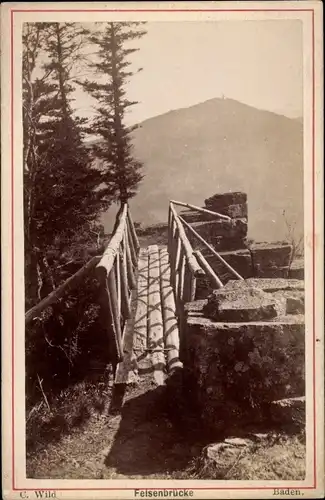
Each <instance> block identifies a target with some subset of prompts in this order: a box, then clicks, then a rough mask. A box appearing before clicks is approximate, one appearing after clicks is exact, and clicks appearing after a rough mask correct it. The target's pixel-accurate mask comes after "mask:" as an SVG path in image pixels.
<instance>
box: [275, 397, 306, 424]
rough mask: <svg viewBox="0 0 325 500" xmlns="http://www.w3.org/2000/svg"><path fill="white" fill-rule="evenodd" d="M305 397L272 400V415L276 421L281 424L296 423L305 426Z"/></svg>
mask: <svg viewBox="0 0 325 500" xmlns="http://www.w3.org/2000/svg"><path fill="white" fill-rule="evenodd" d="M305 406H306V403H305V397H304V396H302V397H296V398H288V399H280V400H278V401H272V403H271V405H270V415H271V418H272V420H273V421H274V422H276V423H280V424H284V423H286V424H291V423H293V424H296V425H298V426H305V423H306V410H305Z"/></svg>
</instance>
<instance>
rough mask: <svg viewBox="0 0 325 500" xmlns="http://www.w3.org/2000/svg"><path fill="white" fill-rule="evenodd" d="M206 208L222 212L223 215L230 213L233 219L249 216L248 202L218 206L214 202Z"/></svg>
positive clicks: (229, 215)
mask: <svg viewBox="0 0 325 500" xmlns="http://www.w3.org/2000/svg"><path fill="white" fill-rule="evenodd" d="M206 208H207V209H208V210H212V211H213V212H217V213H220V214H222V215H228V217H231V218H232V219H235V218H246V219H247V217H248V206H247V203H241V204H237V205H225V206H220V207H217V206H216V205H214V204H211V205H207V206H206Z"/></svg>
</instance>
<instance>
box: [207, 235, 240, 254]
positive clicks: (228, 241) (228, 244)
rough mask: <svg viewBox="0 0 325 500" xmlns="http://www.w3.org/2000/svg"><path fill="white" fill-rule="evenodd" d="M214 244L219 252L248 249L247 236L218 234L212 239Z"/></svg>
mask: <svg viewBox="0 0 325 500" xmlns="http://www.w3.org/2000/svg"><path fill="white" fill-rule="evenodd" d="M212 245H213V246H214V248H215V250H217V251H218V252H226V251H232V250H243V249H247V242H246V237H242V238H241V237H240V238H224V237H223V236H217V237H216V238H214V240H213V241H212Z"/></svg>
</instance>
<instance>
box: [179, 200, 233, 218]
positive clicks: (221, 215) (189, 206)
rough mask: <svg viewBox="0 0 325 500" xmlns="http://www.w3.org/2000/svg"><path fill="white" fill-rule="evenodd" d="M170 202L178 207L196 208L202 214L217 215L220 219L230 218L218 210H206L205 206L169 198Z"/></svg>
mask: <svg viewBox="0 0 325 500" xmlns="http://www.w3.org/2000/svg"><path fill="white" fill-rule="evenodd" d="M170 203H173V205H179V206H180V207H186V208H191V209H192V210H196V211H197V212H202V213H203V214H209V215H214V216H217V217H219V218H220V219H224V220H229V221H230V220H231V217H229V216H228V215H224V214H219V213H218V212H213V211H212V210H208V209H207V208H202V207H197V206H195V205H191V204H190V203H183V202H182V201H175V200H171V202H170Z"/></svg>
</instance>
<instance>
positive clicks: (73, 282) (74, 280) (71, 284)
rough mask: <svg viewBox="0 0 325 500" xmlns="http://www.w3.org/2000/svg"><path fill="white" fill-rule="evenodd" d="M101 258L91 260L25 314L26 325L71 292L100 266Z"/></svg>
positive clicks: (96, 257)
mask: <svg viewBox="0 0 325 500" xmlns="http://www.w3.org/2000/svg"><path fill="white" fill-rule="evenodd" d="M100 259H101V257H100V255H99V256H95V257H93V258H92V259H91V260H89V261H88V262H87V263H86V264H85V265H84V266H83V267H82V268H81V269H79V270H78V271H77V272H76V273H75V274H74V275H73V276H70V278H68V279H67V280H66V281H65V282H64V283H62V285H60V286H59V287H58V288H56V289H55V290H53V292H51V293H50V294H49V295H48V296H47V297H45V298H44V299H43V300H41V301H40V302H39V303H38V304H36V305H35V306H34V307H32V308H31V309H29V311H27V312H26V314H25V325H28V324H29V323H30V322H31V321H32V320H33V319H34V318H36V317H37V316H38V315H39V314H41V312H42V311H43V310H44V309H46V308H47V307H49V306H50V305H52V304H54V303H55V302H57V301H58V300H60V299H61V298H62V297H63V296H64V295H66V294H67V293H68V292H71V291H72V290H73V289H74V288H76V287H77V285H78V284H79V283H80V282H81V281H82V280H83V279H84V278H85V277H86V276H87V275H88V274H89V273H90V271H91V270H92V269H93V268H94V267H95V266H96V265H97V264H98V262H99V261H100Z"/></svg>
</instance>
